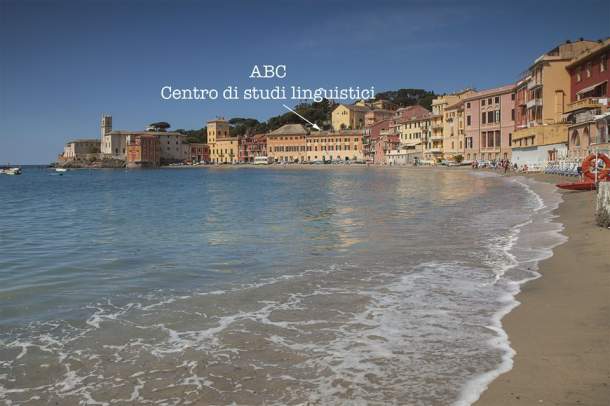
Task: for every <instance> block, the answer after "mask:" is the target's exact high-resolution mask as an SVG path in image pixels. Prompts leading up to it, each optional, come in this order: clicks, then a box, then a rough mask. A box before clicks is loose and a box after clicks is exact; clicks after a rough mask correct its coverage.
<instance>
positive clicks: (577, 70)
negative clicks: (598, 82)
mask: <svg viewBox="0 0 610 406" xmlns="http://www.w3.org/2000/svg"><path fill="white" fill-rule="evenodd" d="M581 71H582V66H579V67H578V68H576V81H577V82H580V80H581V79H582V76H581Z"/></svg>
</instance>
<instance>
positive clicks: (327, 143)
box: [306, 130, 364, 162]
mask: <svg viewBox="0 0 610 406" xmlns="http://www.w3.org/2000/svg"><path fill="white" fill-rule="evenodd" d="M363 137H364V131H363V130H342V131H338V132H328V131H319V132H312V133H310V134H309V136H308V137H306V150H307V156H306V159H307V161H309V162H316V161H345V162H353V161H364V151H363V149H364V144H363Z"/></svg>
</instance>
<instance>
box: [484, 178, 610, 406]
mask: <svg viewBox="0 0 610 406" xmlns="http://www.w3.org/2000/svg"><path fill="white" fill-rule="evenodd" d="M531 176H532V177H533V178H535V179H537V180H541V181H548V182H552V183H558V182H566V178H562V177H557V176H549V175H531ZM571 179H573V178H571ZM568 181H569V180H568ZM562 197H563V199H564V202H563V203H562V204H561V205H560V207H559V209H558V210H557V214H558V215H559V220H560V221H561V222H562V223H563V224H564V226H565V230H564V234H565V235H567V236H568V238H569V240H568V241H567V242H566V243H565V244H563V245H561V246H559V247H557V248H555V250H554V255H553V256H552V257H551V258H549V259H547V260H545V261H543V262H542V263H541V264H540V273H541V274H542V277H541V278H539V279H536V280H534V281H531V282H529V283H526V284H525V285H524V286H522V292H521V293H520V294H519V295H518V296H517V300H519V301H520V302H521V305H520V306H518V307H517V308H516V309H514V310H513V311H512V312H511V313H509V314H508V315H507V316H506V317H505V318H504V319H503V320H502V323H503V325H504V328H505V330H506V331H507V333H508V336H509V338H510V341H511V346H512V347H513V349H514V350H515V351H516V355H515V357H514V359H513V361H514V366H513V369H512V370H511V371H509V372H508V373H506V374H504V375H501V376H500V377H498V378H497V379H496V380H495V381H494V382H492V383H491V385H490V386H489V388H488V390H487V391H485V392H484V393H483V394H482V396H481V398H480V400H479V401H478V402H476V403H475V404H476V405H477V406H484V405H493V406H504V405H539V404H542V405H588V406H597V405H599V406H607V405H610V230H607V229H602V228H600V227H598V226H596V225H595V220H594V214H593V213H594V207H595V201H594V198H595V194H594V193H593V192H568V191H566V192H562Z"/></svg>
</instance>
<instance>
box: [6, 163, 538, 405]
mask: <svg viewBox="0 0 610 406" xmlns="http://www.w3.org/2000/svg"><path fill="white" fill-rule="evenodd" d="M9 179H10V180H9ZM13 179H14V178H11V177H5V178H2V179H0V212H2V213H3V215H2V216H1V217H0V229H2V230H3V232H2V233H1V234H0V282H1V285H0V286H1V287H0V300H1V301H2V304H3V305H2V307H0V340H1V341H0V400H2V401H4V402H5V403H6V402H8V403H9V404H11V402H12V403H14V404H24V405H36V404H41V405H42V404H55V402H57V404H62V405H70V404H107V405H110V404H133V403H151V404H166V405H170V404H173V405H178V404H231V403H234V402H235V403H237V404H263V403H266V404H299V403H303V402H310V403H311V404H345V403H346V402H349V403H350V404H393V403H394V404H405V403H407V404H447V403H450V402H451V401H453V400H455V399H457V397H458V396H459V395H460V391H461V388H463V386H464V384H465V382H467V381H468V380H470V379H472V378H473V377H474V376H476V375H478V374H481V373H483V372H485V371H489V370H493V369H494V368H496V367H497V365H498V364H499V362H500V358H501V356H502V354H503V353H504V351H505V349H502V348H497V347H493V346H490V345H489V340H490V339H493V338H494V337H496V333H495V332H494V331H493V330H490V329H488V328H487V327H486V326H488V325H489V324H490V323H491V320H492V318H493V315H494V314H495V313H496V312H497V311H498V310H499V309H502V308H503V307H505V306H506V305H507V303H508V302H509V301H510V300H511V299H510V295H509V297H508V298H507V293H509V292H511V289H512V288H511V285H510V280H506V281H504V280H502V279H501V280H500V281H499V282H498V283H495V281H496V280H497V279H498V277H497V275H498V271H499V270H505V269H509V267H510V266H513V265H514V261H515V260H514V258H513V257H511V256H510V255H509V254H508V251H507V248H506V247H508V244H509V243H510V242H511V241H513V240H514V236H515V235H516V234H515V228H514V226H516V225H517V224H520V223H522V222H523V221H525V220H526V219H527V216H526V215H524V213H527V212H528V211H530V210H531V209H532V208H534V207H535V205H536V204H537V202H536V201H535V199H533V198H532V195H531V194H530V193H528V192H527V191H526V189H525V188H524V187H523V186H522V185H520V184H518V183H516V182H514V181H508V180H504V179H501V178H499V177H490V176H480V175H479V176H473V175H472V174H470V173H469V172H467V171H461V170H456V171H440V170H433V169H411V170H409V169H404V168H384V169H376V168H333V170H332V171H331V170H328V169H327V168H311V169H281V170H276V169H269V168H264V169H235V168H232V169H215V168H210V169H199V170H151V171H73V172H69V173H68V174H67V175H66V176H63V177H54V176H50V175H49V174H48V173H47V172H45V171H41V170H29V171H26V172H25V173H24V176H22V177H20V178H19V181H15V180H13ZM524 255H525V254H524ZM517 271H518V270H514V272H517ZM521 272H523V271H521ZM515 275H518V272H517V273H515ZM519 275H520V276H519V277H523V275H522V274H519Z"/></svg>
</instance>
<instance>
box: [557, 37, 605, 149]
mask: <svg viewBox="0 0 610 406" xmlns="http://www.w3.org/2000/svg"><path fill="white" fill-rule="evenodd" d="M608 56H610V39H606V40H605V41H601V42H599V44H598V46H597V47H593V48H591V49H589V50H587V51H585V52H582V53H581V54H579V55H578V56H577V57H576V58H574V59H573V60H572V61H571V62H570V64H568V66H567V67H566V69H567V70H568V73H569V74H570V89H571V95H570V103H569V104H568V106H567V110H566V113H567V114H566V121H567V123H568V158H571V159H578V160H581V159H583V158H584V157H586V156H587V155H588V154H590V153H592V152H595V151H598V152H606V153H610V148H609V142H610V141H609V140H608V139H607V136H606V134H607V132H606V131H604V130H605V129H606V126H604V125H601V126H598V122H599V118H600V117H601V116H603V115H604V114H605V113H607V112H608V101H609V100H610V88H609V87H608V82H609V81H610V71H609V70H608Z"/></svg>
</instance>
